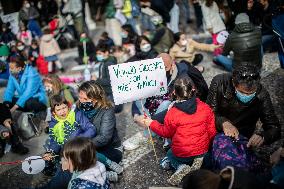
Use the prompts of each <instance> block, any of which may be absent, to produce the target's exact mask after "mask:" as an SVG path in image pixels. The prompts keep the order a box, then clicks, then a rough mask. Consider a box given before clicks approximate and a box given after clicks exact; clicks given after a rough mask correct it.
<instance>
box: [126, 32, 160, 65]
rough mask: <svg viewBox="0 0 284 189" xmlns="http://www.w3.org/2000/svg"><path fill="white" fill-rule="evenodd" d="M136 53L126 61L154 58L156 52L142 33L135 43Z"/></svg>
mask: <svg viewBox="0 0 284 189" xmlns="http://www.w3.org/2000/svg"><path fill="white" fill-rule="evenodd" d="M135 49H136V54H135V55H134V56H132V57H131V58H129V59H128V62H132V61H137V60H146V59H152V58H156V57H157V56H158V53H157V52H156V51H155V50H154V49H153V48H152V45H151V41H150V40H149V39H148V38H147V37H146V36H144V35H142V36H140V37H139V38H138V40H137V42H136V45H135Z"/></svg>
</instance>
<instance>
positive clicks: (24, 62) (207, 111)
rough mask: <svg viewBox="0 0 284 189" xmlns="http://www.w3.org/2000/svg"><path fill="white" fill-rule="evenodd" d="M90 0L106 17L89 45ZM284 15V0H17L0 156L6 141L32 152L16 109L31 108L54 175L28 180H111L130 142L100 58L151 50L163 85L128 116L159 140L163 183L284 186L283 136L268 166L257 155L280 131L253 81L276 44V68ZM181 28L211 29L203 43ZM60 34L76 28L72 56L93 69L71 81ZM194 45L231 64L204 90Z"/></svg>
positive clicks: (3, 51)
mask: <svg viewBox="0 0 284 189" xmlns="http://www.w3.org/2000/svg"><path fill="white" fill-rule="evenodd" d="M86 4H87V5H88V6H85V5H86ZM190 6H193V9H194V13H195V15H194V16H195V19H193V15H192V14H190V13H191V10H192V9H190V8H189V7H190ZM86 7H87V8H86ZM86 9H89V10H90V13H91V17H92V18H93V19H94V20H96V21H97V22H101V21H104V24H105V31H104V32H103V33H102V34H101V36H100V39H99V40H98V41H95V42H94V41H93V39H92V38H91V37H90V36H89V34H90V32H89V31H88V24H87V22H86V17H87V14H86V12H88V10H86ZM283 15H284V3H283V2H282V1H277V0H259V1H255V0H236V1H231V0H227V1H225V0H224V1H223V0H216V1H214V0H193V1H191V2H190V3H189V1H188V0H163V1H162V0H141V1H137V0H108V1H100V0H94V1H91V0H84V1H83V0H62V1H56V0H46V1H41V0H24V1H23V4H22V7H21V9H20V10H19V31H18V33H13V32H12V30H11V29H12V28H11V25H10V24H9V23H3V24H1V32H0V43H1V45H0V65H1V66H0V84H1V87H6V88H5V92H4V96H3V98H2V99H3V100H2V101H3V103H0V135H1V138H0V142H1V146H0V157H2V156H4V155H5V147H6V146H7V145H8V144H11V152H13V153H18V154H21V155H24V154H27V153H28V152H29V149H28V148H27V147H25V146H24V145H23V143H22V142H21V141H22V139H21V137H22V136H21V131H23V128H20V127H21V123H19V122H17V116H15V114H16V113H17V112H30V113H31V114H33V116H34V117H37V118H39V119H40V120H41V122H44V123H46V124H45V126H44V128H37V129H36V130H41V129H44V131H45V132H46V133H47V134H48V139H47V141H46V142H45V145H44V149H45V151H46V152H45V153H44V155H43V156H42V157H43V159H44V160H45V161H46V167H45V169H44V171H43V173H44V174H45V175H48V176H51V177H52V178H51V180H50V181H49V182H48V183H47V184H46V185H44V186H39V187H36V188H43V189H44V188H48V189H52V188H72V189H75V188H85V189H89V188H98V189H99V188H104V189H108V188H111V185H110V182H117V181H118V179H119V175H120V174H121V173H122V172H123V167H122V166H121V165H120V164H119V163H120V162H121V161H122V159H123V150H124V148H125V149H126V148H127V146H125V145H123V143H122V141H121V139H120V137H119V135H118V130H117V126H116V113H119V112H121V111H122V108H123V106H122V105H119V106H117V105H114V96H113V93H112V88H111V82H110V75H109V71H108V67H109V66H111V65H116V64H120V63H127V62H133V61H140V60H146V59H152V58H156V57H159V58H162V60H163V63H164V67H165V72H166V77H167V88H168V91H167V93H166V94H164V95H162V96H154V97H149V98H146V99H142V100H141V101H140V100H139V101H135V102H132V107H131V114H132V117H133V120H134V122H135V123H136V124H137V125H138V126H140V127H142V128H144V129H145V131H146V132H144V136H143V137H144V139H145V140H147V139H148V138H151V136H153V137H155V138H157V140H159V139H163V141H164V145H163V148H165V150H166V154H165V157H164V158H162V159H161V161H160V166H161V167H162V168H163V169H165V170H172V171H174V173H173V174H172V175H171V177H170V178H169V179H168V182H169V183H170V184H171V185H179V184H181V183H182V187H183V188H184V189H190V188H195V189H202V188H210V189H211V188H212V189H225V188H226V189H232V188H235V189H237V188H240V189H247V188H266V189H270V188H283V187H284V174H283V173H284V159H283V158H284V144H282V146H281V147H280V148H279V149H278V150H277V151H276V152H274V153H273V154H272V156H271V159H270V165H268V164H269V162H264V161H263V159H260V158H259V157H258V155H257V154H256V153H255V152H256V150H258V149H259V147H260V146H262V145H270V144H272V143H273V142H276V141H279V140H281V125H280V123H279V120H278V117H277V116H276V114H275V111H274V109H273V105H272V102H271V98H270V95H269V93H268V91H267V89H266V88H265V87H264V86H263V85H262V84H261V82H260V79H261V71H262V59H263V55H264V54H265V53H266V52H278V56H279V61H280V67H281V68H284V49H283V42H284V35H283V34H284V31H283V25H284V22H283ZM63 17H64V19H66V20H68V21H67V23H66V24H65V25H64V26H62V27H63V28H64V29H65V30H62V28H60V27H61V26H60V23H61V21H62V18H63ZM281 19H282V20H281ZM281 21H282V22H281ZM192 22H195V25H193V24H192ZM281 23H282V25H281ZM189 27H193V28H194V30H196V31H197V32H198V33H202V32H206V33H208V34H210V35H209V36H210V38H209V40H208V41H206V42H205V43H202V42H200V41H198V40H196V39H193V38H189V37H188V35H187V34H188V29H187V28H189ZM64 32H70V34H72V35H73V38H74V41H75V44H76V46H77V47H78V48H77V49H78V55H79V57H78V58H77V59H76V60H77V62H78V64H90V65H93V63H95V64H96V65H98V68H99V69H98V70H99V71H98V73H95V72H94V73H91V77H90V80H89V81H84V82H82V83H80V84H79V87H78V89H74V88H72V87H70V86H68V85H66V84H65V83H64V82H63V81H62V80H61V79H60V77H59V76H58V74H57V73H63V72H65V69H64V65H63V64H62V63H61V61H60V58H59V56H58V55H59V54H60V52H61V48H63V47H66V39H64V36H63V35H61V34H62V33H64ZM58 36H59V37H58ZM201 51H205V52H208V53H212V57H213V58H212V64H215V65H217V66H219V68H220V69H224V70H226V71H227V72H226V73H224V74H219V75H216V76H215V77H214V78H213V79H212V81H211V84H210V87H208V85H207V83H206V81H205V79H204V77H203V75H202V74H203V73H204V72H206V70H205V69H204V67H203V66H201V65H200V63H201V62H202V61H203V54H202V53H201ZM59 75H60V74H59ZM141 102H142V103H141ZM25 115H28V114H25ZM28 119H31V118H30V117H29V118H28ZM259 121H260V122H261V128H259V127H258V126H257V125H259V124H258V122H259ZM29 124H30V123H29ZM31 127H32V126H31ZM40 127H43V125H41V124H40ZM147 128H150V130H151V133H147ZM282 137H283V136H282ZM266 161H268V160H266ZM264 170H265V171H264Z"/></svg>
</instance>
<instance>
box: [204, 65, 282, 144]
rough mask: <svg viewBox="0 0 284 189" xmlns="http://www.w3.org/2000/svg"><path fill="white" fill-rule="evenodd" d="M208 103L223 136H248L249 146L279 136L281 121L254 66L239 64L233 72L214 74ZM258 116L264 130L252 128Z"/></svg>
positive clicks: (266, 142) (269, 141) (274, 139)
mask: <svg viewBox="0 0 284 189" xmlns="http://www.w3.org/2000/svg"><path fill="white" fill-rule="evenodd" d="M207 103H208V104H209V105H210V106H211V107H212V108H213V111H214V112H215V119H216V127H217V130H219V132H224V134H225V135H226V136H229V137H233V138H236V139H237V138H238V137H239V134H241V135H242V136H245V137H247V138H248V139H249V141H248V144H247V146H248V147H259V146H261V145H262V144H270V143H272V142H274V141H276V140H278V139H280V125H279V121H278V118H277V117H276V115H275V112H274V110H273V106H272V103H271V99H270V96H269V93H268V92H267V90H266V89H265V88H264V87H263V86H262V85H261V84H260V75H259V73H258V71H257V69H256V68H255V66H248V65H247V66H241V67H238V69H235V70H234V71H233V73H232V74H230V73H228V74H220V75H217V76H215V77H214V78H213V80H212V82H211V86H210V89H209V94H208V98H207ZM259 119H260V121H261V122H262V127H263V131H255V129H256V123H257V121H258V120H259Z"/></svg>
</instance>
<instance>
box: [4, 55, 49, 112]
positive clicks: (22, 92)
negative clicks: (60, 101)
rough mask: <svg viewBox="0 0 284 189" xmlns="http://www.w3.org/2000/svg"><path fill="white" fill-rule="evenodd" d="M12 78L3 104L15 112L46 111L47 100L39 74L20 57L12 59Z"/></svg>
mask: <svg viewBox="0 0 284 189" xmlns="http://www.w3.org/2000/svg"><path fill="white" fill-rule="evenodd" d="M9 66H10V73H11V75H10V77H9V80H8V85H7V88H6V90H5V92H4V97H3V102H4V104H5V105H6V106H7V107H9V108H10V111H11V113H13V112H14V111H15V110H21V111H25V112H34V113H38V112H41V111H45V110H46V103H47V98H46V95H45V90H44V86H43V83H42V80H41V77H40V75H39V73H38V72H37V71H36V70H35V68H33V67H32V66H31V65H29V64H25V62H24V61H23V60H22V59H21V58H20V57H14V58H11V61H10V64H9Z"/></svg>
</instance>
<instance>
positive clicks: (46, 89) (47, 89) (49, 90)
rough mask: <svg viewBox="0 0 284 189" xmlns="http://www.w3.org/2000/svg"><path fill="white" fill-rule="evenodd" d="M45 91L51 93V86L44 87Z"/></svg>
mask: <svg viewBox="0 0 284 189" xmlns="http://www.w3.org/2000/svg"><path fill="white" fill-rule="evenodd" d="M45 91H46V93H47V95H50V94H52V91H53V90H52V88H50V87H46V88H45Z"/></svg>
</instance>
